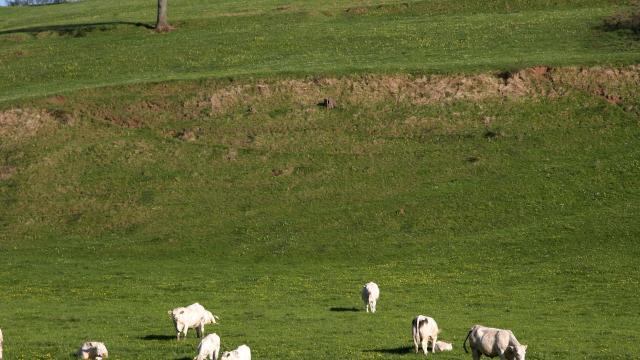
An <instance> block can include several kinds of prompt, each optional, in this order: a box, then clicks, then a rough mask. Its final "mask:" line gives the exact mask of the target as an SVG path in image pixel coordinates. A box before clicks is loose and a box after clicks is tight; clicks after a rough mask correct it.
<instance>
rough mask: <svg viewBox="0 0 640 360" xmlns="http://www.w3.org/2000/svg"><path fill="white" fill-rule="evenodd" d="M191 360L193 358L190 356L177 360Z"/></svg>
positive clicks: (177, 359)
mask: <svg viewBox="0 0 640 360" xmlns="http://www.w3.org/2000/svg"><path fill="white" fill-rule="evenodd" d="M191 359H193V358H190V357H188V356H183V357H179V358H176V360H191Z"/></svg>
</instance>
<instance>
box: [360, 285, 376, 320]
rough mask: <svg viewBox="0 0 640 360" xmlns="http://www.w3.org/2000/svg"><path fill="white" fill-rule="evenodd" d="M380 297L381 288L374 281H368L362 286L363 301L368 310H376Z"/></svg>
mask: <svg viewBox="0 0 640 360" xmlns="http://www.w3.org/2000/svg"><path fill="white" fill-rule="evenodd" d="M379 297H380V288H378V284H376V283H374V282H368V283H366V284H365V285H364V286H363V287H362V301H364V303H365V305H366V307H367V312H369V310H371V312H372V313H374V312H376V302H377V301H378V298H379Z"/></svg>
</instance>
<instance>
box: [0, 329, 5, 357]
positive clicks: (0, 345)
mask: <svg viewBox="0 0 640 360" xmlns="http://www.w3.org/2000/svg"><path fill="white" fill-rule="evenodd" d="M3 344H4V338H3V337H2V329H0V360H2V345H3Z"/></svg>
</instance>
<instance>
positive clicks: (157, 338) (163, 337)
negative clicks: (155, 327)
mask: <svg viewBox="0 0 640 360" xmlns="http://www.w3.org/2000/svg"><path fill="white" fill-rule="evenodd" d="M140 339H142V340H154V341H168V340H175V339H176V336H175V335H157V334H151V335H145V336H141V337H140Z"/></svg>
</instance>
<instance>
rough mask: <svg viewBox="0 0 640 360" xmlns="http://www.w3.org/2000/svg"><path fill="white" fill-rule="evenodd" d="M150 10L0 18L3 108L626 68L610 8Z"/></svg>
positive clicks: (351, 4) (568, 3)
mask: <svg viewBox="0 0 640 360" xmlns="http://www.w3.org/2000/svg"><path fill="white" fill-rule="evenodd" d="M152 5H153V4H149V2H148V1H141V0H133V1H108V2H105V1H100V0H87V1H83V2H80V3H73V4H65V5H57V6H47V7H35V8H0V101H2V100H8V99H16V98H20V97H24V96H34V95H44V94H51V93H56V92H61V91H67V90H74V89H84V88H93V87H98V86H104V85H114V84H130V83H139V82H148V81H160V80H167V79H193V78H199V77H203V76H215V77H222V76H248V75H251V76H269V75H273V74H298V75H300V74H319V73H325V74H347V73H353V72H376V73H395V72H418V73H424V72H428V73H432V72H459V71H479V70H485V71H486V70H504V69H513V68H518V67H523V66H531V65H540V64H544V65H553V66H559V65H577V64H580V65H589V64H591V65H593V64H603V63H607V64H617V65H620V64H629V63H635V62H637V61H638V59H639V55H640V46H639V45H638V43H637V42H633V41H629V40H628V39H624V38H620V37H618V36H615V35H613V34H610V33H606V32H603V31H601V30H600V29H598V26H599V24H601V20H602V18H603V17H604V16H607V15H610V14H612V13H614V12H615V11H616V9H618V8H620V7H621V5H622V3H621V2H619V1H604V0H593V1H576V0H553V1H550V0H549V1H502V0H501V1H499V0H491V1H458V2H453V4H452V2H451V1H444V0H428V1H427V0H424V1H347V0H341V1H331V2H317V1H308V0H307V1H291V2H285V3H283V2H281V1H266V0H265V1H252V2H239V1H204V0H190V1H177V2H175V4H174V3H172V4H170V20H171V21H172V23H173V24H175V25H176V26H178V28H179V30H178V31H175V32H172V33H170V34H164V35H158V34H155V33H154V32H153V31H151V30H150V29H148V28H146V27H145V26H149V25H152V24H153V20H154V14H155V13H154V12H155V8H154V7H153V6H152Z"/></svg>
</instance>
